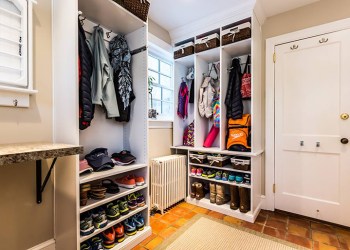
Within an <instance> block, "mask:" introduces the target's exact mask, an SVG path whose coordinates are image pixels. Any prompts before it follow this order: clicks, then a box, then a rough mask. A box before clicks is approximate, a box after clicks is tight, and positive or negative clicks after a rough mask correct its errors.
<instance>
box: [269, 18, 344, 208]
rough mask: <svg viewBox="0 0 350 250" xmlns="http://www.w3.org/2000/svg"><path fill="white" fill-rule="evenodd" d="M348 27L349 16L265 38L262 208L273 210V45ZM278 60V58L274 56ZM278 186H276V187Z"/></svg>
mask: <svg viewBox="0 0 350 250" xmlns="http://www.w3.org/2000/svg"><path fill="white" fill-rule="evenodd" d="M345 29H350V18H347V19H343V20H339V21H335V22H331V23H327V24H323V25H319V26H314V27H311V28H307V29H303V30H300V31H296V32H292V33H288V34H284V35H280V36H276V37H272V38H269V39H266V62H265V65H266V78H265V91H266V96H265V112H266V122H265V135H266V136H265V154H266V155H265V199H264V202H263V205H262V208H263V209H266V210H275V194H274V191H273V189H274V183H275V66H274V60H273V54H274V52H275V46H277V45H280V44H284V43H289V42H293V41H297V40H301V39H305V38H309V37H313V36H318V35H322V34H326V33H331V32H336V31H341V30H345ZM276 60H278V58H276ZM277 188H278V187H276V189H277Z"/></svg>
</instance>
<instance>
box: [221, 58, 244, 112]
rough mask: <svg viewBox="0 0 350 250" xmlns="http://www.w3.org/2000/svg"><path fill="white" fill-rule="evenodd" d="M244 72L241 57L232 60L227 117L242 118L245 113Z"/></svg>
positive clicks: (227, 97)
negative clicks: (242, 71) (242, 88)
mask: <svg viewBox="0 0 350 250" xmlns="http://www.w3.org/2000/svg"><path fill="white" fill-rule="evenodd" d="M241 85H242V73H241V65H240V62H239V59H237V58H235V59H233V60H232V65H231V72H230V78H229V82H228V87H227V93H226V97H225V105H226V107H227V113H226V117H227V118H228V119H229V118H232V119H241V118H242V115H243V102H242V94H241Z"/></svg>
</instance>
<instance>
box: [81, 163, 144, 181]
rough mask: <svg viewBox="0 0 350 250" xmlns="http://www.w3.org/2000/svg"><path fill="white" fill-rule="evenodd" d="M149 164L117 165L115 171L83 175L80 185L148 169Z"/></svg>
mask: <svg viewBox="0 0 350 250" xmlns="http://www.w3.org/2000/svg"><path fill="white" fill-rule="evenodd" d="M146 167H147V164H132V165H127V166H118V165H115V166H114V168H113V169H109V170H106V171H101V172H92V173H90V174H87V175H82V176H80V177H79V183H80V184H83V183H87V182H90V181H94V180H98V179H103V178H106V177H110V176H114V175H118V174H122V173H126V172H129V171H132V170H136V169H140V168H146Z"/></svg>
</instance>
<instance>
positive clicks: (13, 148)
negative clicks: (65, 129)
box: [0, 142, 83, 165]
mask: <svg viewBox="0 0 350 250" xmlns="http://www.w3.org/2000/svg"><path fill="white" fill-rule="evenodd" d="M81 153H83V147H82V146H76V145H68V144H59V143H50V142H34V143H18V144H0V165H5V164H13V163H20V162H26V161H36V160H43V159H51V158H57V157H63V156H69V155H77V154H81Z"/></svg>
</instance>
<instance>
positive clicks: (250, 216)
mask: <svg viewBox="0 0 350 250" xmlns="http://www.w3.org/2000/svg"><path fill="white" fill-rule="evenodd" d="M186 202H188V203H190V204H193V205H196V206H200V207H203V208H206V209H210V210H213V211H216V212H219V213H222V214H225V215H229V216H232V217H235V218H238V219H241V220H245V221H248V222H251V223H254V221H255V218H256V217H257V216H258V213H259V211H260V207H258V208H257V209H255V211H249V212H248V213H241V212H240V211H239V209H237V210H233V209H231V208H230V202H228V203H225V204H223V205H216V204H215V203H210V200H209V194H207V195H206V196H205V197H204V198H202V199H200V200H197V199H196V198H191V197H190V196H187V199H186Z"/></svg>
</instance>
